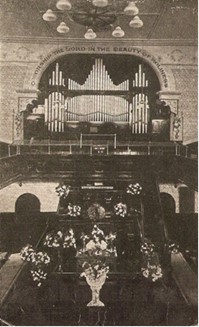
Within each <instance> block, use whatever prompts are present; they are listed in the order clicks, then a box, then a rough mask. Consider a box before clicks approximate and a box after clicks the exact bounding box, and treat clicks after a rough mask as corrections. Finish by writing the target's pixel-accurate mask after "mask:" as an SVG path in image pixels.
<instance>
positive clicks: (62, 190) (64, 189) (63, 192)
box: [55, 183, 71, 199]
mask: <svg viewBox="0 0 199 327" xmlns="http://www.w3.org/2000/svg"><path fill="white" fill-rule="evenodd" d="M70 190H71V186H70V185H66V184H64V183H60V184H59V185H58V186H57V187H56V188H55V191H56V193H57V194H58V196H59V197H63V198H64V199H65V198H67V196H68V195H69V193H70Z"/></svg>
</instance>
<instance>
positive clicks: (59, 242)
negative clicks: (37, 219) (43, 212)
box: [44, 228, 76, 248]
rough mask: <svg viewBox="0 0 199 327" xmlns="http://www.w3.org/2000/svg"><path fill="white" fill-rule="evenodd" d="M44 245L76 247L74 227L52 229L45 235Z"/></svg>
mask: <svg viewBox="0 0 199 327" xmlns="http://www.w3.org/2000/svg"><path fill="white" fill-rule="evenodd" d="M44 245H45V246H47V247H49V248H69V247H74V248H76V240H75V237H74V232H73V229H72V228H70V229H69V230H65V231H61V230H59V231H52V232H50V233H48V234H47V235H46V236H45V239H44Z"/></svg>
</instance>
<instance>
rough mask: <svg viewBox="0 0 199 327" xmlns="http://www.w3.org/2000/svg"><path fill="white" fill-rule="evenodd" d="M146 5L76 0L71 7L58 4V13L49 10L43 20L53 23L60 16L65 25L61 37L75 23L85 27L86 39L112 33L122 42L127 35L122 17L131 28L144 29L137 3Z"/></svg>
mask: <svg viewBox="0 0 199 327" xmlns="http://www.w3.org/2000/svg"><path fill="white" fill-rule="evenodd" d="M144 1H145V0H136V1H121V0H76V1H73V4H72V3H71V2H70V1H69V0H58V1H57V2H56V10H52V9H50V8H49V9H47V11H46V12H45V13H44V14H43V16H42V17H43V19H44V20H45V21H47V22H54V21H56V20H57V19H58V17H59V16H60V15H61V17H62V21H61V23H60V24H59V25H58V26H57V32H58V33H60V34H66V33H68V32H69V31H70V24H69V26H68V22H70V21H71V20H72V21H73V22H76V23H78V24H80V25H83V26H85V27H86V33H85V34H84V37H85V39H88V40H92V39H95V38H96V37H97V32H99V31H104V30H112V36H113V37H116V38H121V37H123V36H124V35H125V32H124V31H123V29H122V27H121V26H120V25H119V16H126V17H128V18H129V26H130V27H131V28H141V27H142V26H143V22H142V20H141V19H140V17H139V16H138V14H139V9H138V7H137V3H138V2H144Z"/></svg>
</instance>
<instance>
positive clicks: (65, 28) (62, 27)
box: [57, 22, 70, 34]
mask: <svg viewBox="0 0 199 327" xmlns="http://www.w3.org/2000/svg"><path fill="white" fill-rule="evenodd" d="M69 30H70V28H69V27H68V26H67V25H66V23H64V22H61V23H60V24H59V26H58V27H57V32H58V33H61V34H66V33H68V32H69Z"/></svg>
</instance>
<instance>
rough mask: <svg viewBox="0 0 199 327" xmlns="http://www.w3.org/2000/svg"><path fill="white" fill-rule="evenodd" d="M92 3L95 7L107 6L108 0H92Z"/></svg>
mask: <svg viewBox="0 0 199 327" xmlns="http://www.w3.org/2000/svg"><path fill="white" fill-rule="evenodd" d="M92 4H93V6H95V7H100V8H103V7H107V6H108V0H93V1H92Z"/></svg>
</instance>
